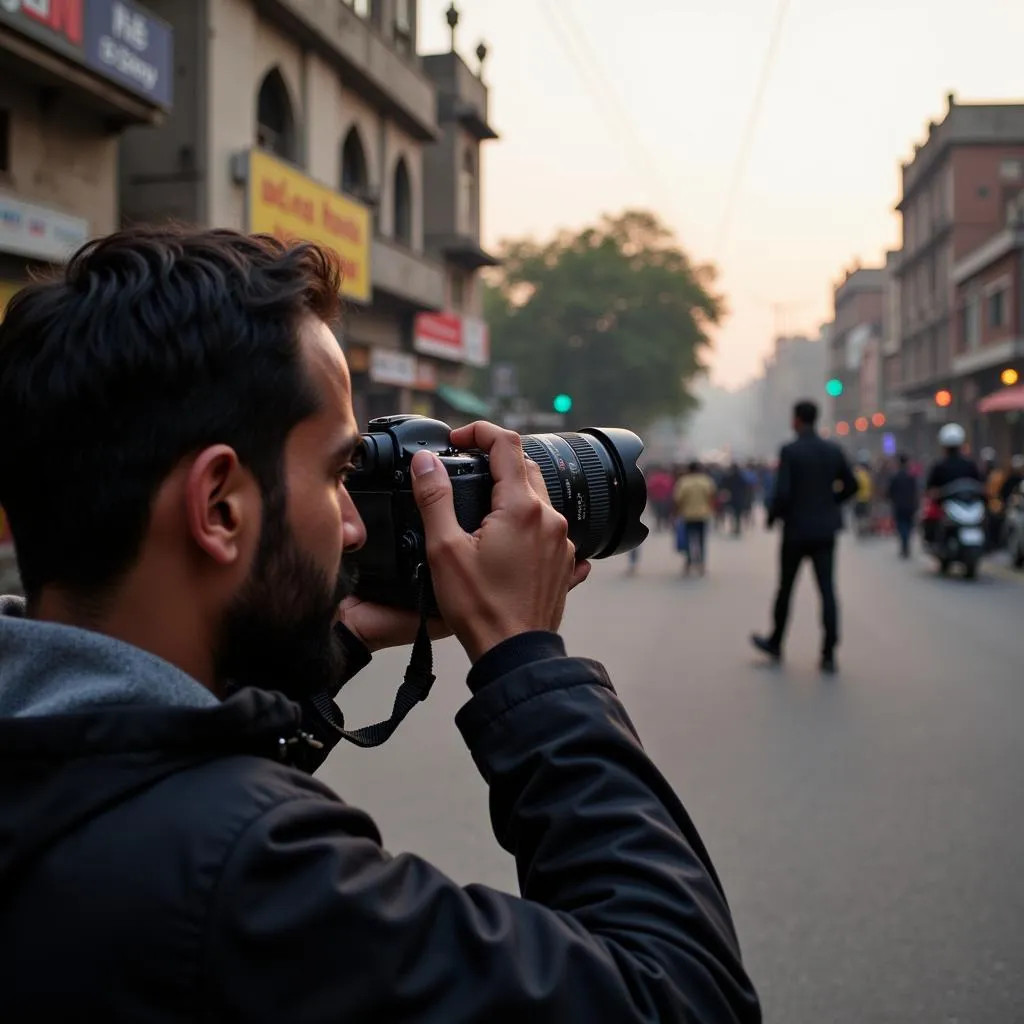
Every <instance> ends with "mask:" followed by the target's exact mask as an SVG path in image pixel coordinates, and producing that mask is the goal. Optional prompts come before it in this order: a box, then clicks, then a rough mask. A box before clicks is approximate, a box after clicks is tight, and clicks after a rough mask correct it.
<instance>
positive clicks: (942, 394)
mask: <svg viewBox="0 0 1024 1024" xmlns="http://www.w3.org/2000/svg"><path fill="white" fill-rule="evenodd" d="M935 404H936V405H937V406H938V407H939V408H940V409H948V408H949V407H950V406H951V405H952V404H953V395H952V394H951V393H950V392H949V391H947V390H946V389H945V388H943V389H942V390H941V391H936V392H935Z"/></svg>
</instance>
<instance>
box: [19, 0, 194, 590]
mask: <svg viewBox="0 0 1024 1024" xmlns="http://www.w3.org/2000/svg"><path fill="white" fill-rule="evenodd" d="M174 91H175V82H174V33H173V30H172V29H171V27H170V26H169V25H168V24H166V23H165V22H163V21H161V20H160V19H159V18H157V17H156V16H155V15H154V13H153V11H152V10H151V9H149V8H148V7H144V6H142V5H140V4H137V3H134V2H132V0H2V2H0V319H2V318H3V313H4V309H5V308H6V305H7V302H8V300H9V299H10V298H11V296H12V295H13V294H14V293H15V292H16V291H18V290H19V289H20V288H21V287H22V286H23V285H24V284H25V283H26V281H27V280H28V278H29V275H30V274H32V273H33V272H34V271H39V270H44V269H46V268H48V267H52V266H53V265H56V264H60V263H63V262H64V261H65V260H66V259H67V258H68V256H69V255H70V254H71V253H72V252H73V251H74V250H75V249H77V248H78V247H79V246H80V245H81V244H82V243H83V242H85V241H86V240H88V239H89V238H91V237H92V236H94V235H97V234H104V233H106V232H109V231H113V230H114V229H115V228H116V227H117V226H118V221H119V212H118V193H117V159H118V157H117V154H118V136H119V135H120V133H121V132H122V131H124V130H125V129H126V128H129V127H130V126H133V125H154V124H159V123H160V122H161V121H162V120H164V118H165V117H166V116H167V115H168V113H169V111H170V110H171V108H172V104H173V102H174ZM14 440H15V443H16V439H14ZM16 586H17V572H16V569H15V565H14V552H13V549H12V547H11V537H10V533H9V530H8V528H7V521H6V518H5V517H4V515H3V511H2V510H0V587H3V592H5V593H6V592H8V591H9V589H11V588H14V587H16Z"/></svg>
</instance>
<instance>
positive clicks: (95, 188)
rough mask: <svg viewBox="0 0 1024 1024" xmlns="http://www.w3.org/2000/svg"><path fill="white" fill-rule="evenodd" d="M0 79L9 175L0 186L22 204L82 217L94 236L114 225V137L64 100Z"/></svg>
mask: <svg viewBox="0 0 1024 1024" xmlns="http://www.w3.org/2000/svg"><path fill="white" fill-rule="evenodd" d="M69 97H70V92H69V91H68V90H60V91H56V90H55V91H53V92H51V93H48V94H46V98H45V99H44V94H43V92H42V91H41V90H40V89H39V88H37V87H34V86H32V85H30V84H28V83H22V82H20V81H19V80H17V79H15V78H14V77H13V76H12V75H8V74H6V73H5V74H0V107H4V108H5V109H7V110H8V111H9V112H10V158H11V170H10V173H9V175H7V176H6V178H5V179H4V180H0V187H2V188H4V189H6V190H8V191H10V192H13V193H14V194H15V195H16V196H17V197H18V198H19V199H22V200H24V201H25V202H28V203H32V202H35V203H41V204H43V205H45V206H52V207H55V208H56V209H59V210H64V211H66V212H67V213H70V214H73V215H74V216H76V217H84V218H85V219H86V220H88V221H89V229H90V231H91V232H92V233H93V234H94V235H102V234H107V233H108V232H110V231H113V230H114V229H115V228H116V227H117V226H118V204H117V136H116V135H115V134H113V133H111V132H109V131H107V130H106V128H105V125H104V123H103V121H102V119H101V118H100V117H99V116H98V115H96V114H93V113H92V112H90V111H89V110H87V109H86V108H84V107H82V106H80V105H78V104H76V103H74V102H72V101H71V100H70V98H69Z"/></svg>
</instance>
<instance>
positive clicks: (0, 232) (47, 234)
mask: <svg viewBox="0 0 1024 1024" xmlns="http://www.w3.org/2000/svg"><path fill="white" fill-rule="evenodd" d="M88 238H89V222H88V221H87V220H83V219H82V218H81V217H72V216H70V214H67V213H61V212H60V210H54V209H51V208H50V207H48V206H36V205H35V204H33V203H23V202H22V201H21V200H20V199H15V198H14V197H13V196H9V195H6V194H4V193H2V192H0V252H11V253H14V254H15V255H17V256H27V257H29V258H30V259H35V260H46V261H47V262H48V263H63V262H64V261H65V260H66V259H67V258H68V257H69V256H70V255H71V254H72V253H73V252H74V251H75V249H77V248H78V247H79V246H80V245H82V243H83V242H85V241H87V240H88Z"/></svg>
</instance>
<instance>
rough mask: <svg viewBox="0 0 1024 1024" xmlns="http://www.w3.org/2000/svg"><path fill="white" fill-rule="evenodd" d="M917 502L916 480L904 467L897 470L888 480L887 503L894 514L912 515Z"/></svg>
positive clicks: (915, 510)
mask: <svg viewBox="0 0 1024 1024" xmlns="http://www.w3.org/2000/svg"><path fill="white" fill-rule="evenodd" d="M918 502H919V495H918V487H917V481H916V480H915V479H914V476H913V474H912V473H910V471H909V470H906V469H900V470H897V472H896V474H895V475H894V476H893V478H892V479H891V480H890V481H889V504H890V505H891V506H892V511H893V514H894V515H897V516H912V515H914V513H915V512H917V506H918Z"/></svg>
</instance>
